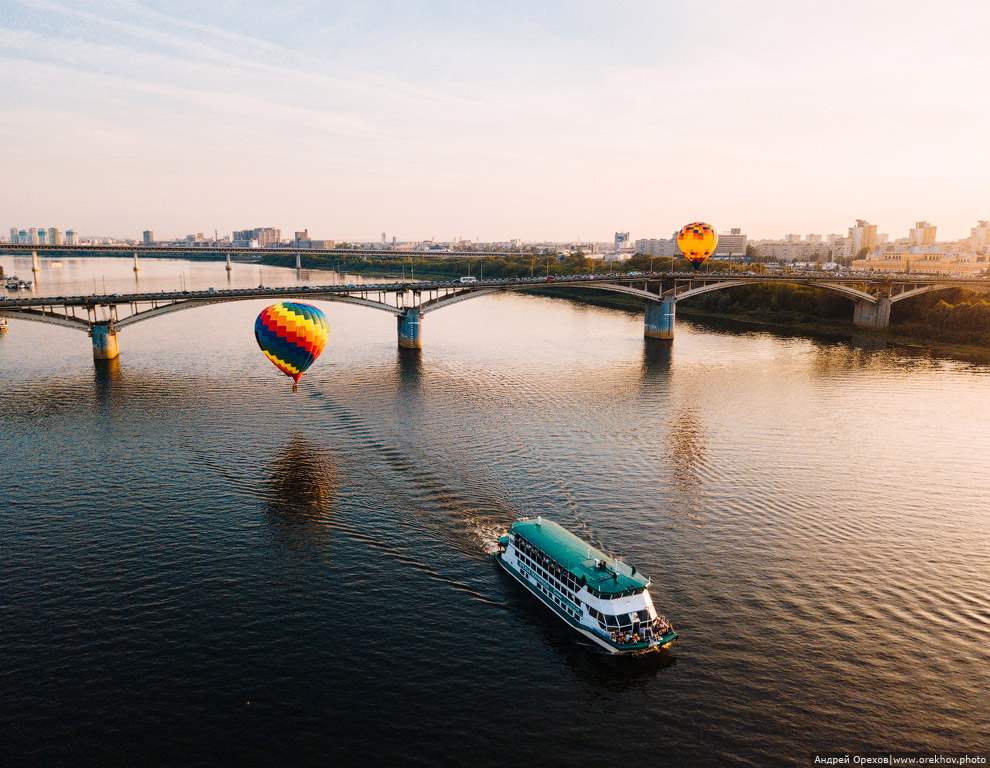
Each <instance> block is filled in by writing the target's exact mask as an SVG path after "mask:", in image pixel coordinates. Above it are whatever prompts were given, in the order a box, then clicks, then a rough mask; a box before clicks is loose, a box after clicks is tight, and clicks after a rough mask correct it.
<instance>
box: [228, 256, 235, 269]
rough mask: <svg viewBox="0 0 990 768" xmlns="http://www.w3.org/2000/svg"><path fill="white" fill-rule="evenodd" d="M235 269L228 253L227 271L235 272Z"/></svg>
mask: <svg viewBox="0 0 990 768" xmlns="http://www.w3.org/2000/svg"><path fill="white" fill-rule="evenodd" d="M233 269H234V267H233V266H232V265H231V263H230V254H229V253H228V254H227V271H228V272H231V271H233Z"/></svg>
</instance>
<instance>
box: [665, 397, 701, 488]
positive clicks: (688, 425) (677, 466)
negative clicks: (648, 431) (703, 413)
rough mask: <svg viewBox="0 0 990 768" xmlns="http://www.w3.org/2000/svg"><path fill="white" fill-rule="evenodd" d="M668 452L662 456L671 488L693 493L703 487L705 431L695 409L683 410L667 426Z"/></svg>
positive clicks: (676, 413) (686, 408)
mask: <svg viewBox="0 0 990 768" xmlns="http://www.w3.org/2000/svg"><path fill="white" fill-rule="evenodd" d="M667 441H668V446H669V447H668V450H667V451H666V452H665V453H664V455H663V464H664V466H665V468H666V470H667V471H666V474H667V476H668V477H669V478H670V480H669V482H670V485H671V487H672V488H675V489H677V490H678V491H682V492H685V493H693V492H696V490H697V489H698V488H699V487H700V486H701V485H703V484H704V482H705V479H704V476H703V475H704V470H705V467H706V463H707V462H706V450H705V449H706V447H707V446H706V442H707V441H706V439H705V429H704V425H703V424H702V422H701V417H700V415H699V411H698V409H696V408H691V407H687V406H685V407H682V408H681V410H679V411H677V412H675V414H674V417H673V418H672V419H671V420H670V422H669V423H668V427H667Z"/></svg>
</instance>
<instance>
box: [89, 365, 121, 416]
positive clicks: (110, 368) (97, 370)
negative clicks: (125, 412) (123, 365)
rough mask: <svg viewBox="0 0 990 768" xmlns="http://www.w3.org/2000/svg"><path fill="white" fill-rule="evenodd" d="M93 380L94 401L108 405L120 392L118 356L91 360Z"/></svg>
mask: <svg viewBox="0 0 990 768" xmlns="http://www.w3.org/2000/svg"><path fill="white" fill-rule="evenodd" d="M93 382H94V385H95V387H94V391H95V392H96V401H97V402H98V403H100V404H101V405H109V404H110V403H111V402H113V401H114V400H116V399H117V398H118V397H119V396H120V394H121V385H122V383H123V382H122V378H121V373H120V358H119V357H115V358H114V359H113V360H94V361H93Z"/></svg>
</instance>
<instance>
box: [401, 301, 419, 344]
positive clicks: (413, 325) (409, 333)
mask: <svg viewBox="0 0 990 768" xmlns="http://www.w3.org/2000/svg"><path fill="white" fill-rule="evenodd" d="M396 320H397V321H398V326H399V346H400V347H401V348H402V349H422V348H423V339H422V337H421V336H420V335H419V332H420V324H421V323H422V313H421V312H420V311H419V310H418V309H407V310H405V311H404V312H403V313H402V314H401V315H399V316H398V317H396Z"/></svg>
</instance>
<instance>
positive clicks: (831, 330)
mask: <svg viewBox="0 0 990 768" xmlns="http://www.w3.org/2000/svg"><path fill="white" fill-rule="evenodd" d="M482 262H483V264H482ZM261 263H262V264H266V265H270V266H280V267H294V266H295V255H293V254H267V255H265V256H263V257H262V259H261ZM302 265H303V269H322V270H339V271H340V272H341V273H345V272H350V273H354V274H374V275H380V276H383V277H394V278H402V277H406V278H408V279H410V280H411V279H417V280H424V279H425V280H429V279H450V278H453V279H456V278H458V277H460V276H462V275H468V274H471V275H474V276H476V277H479V278H480V277H481V275H482V270H483V274H484V276H485V277H487V278H502V277H530V276H531V275H539V274H541V273H542V274H547V273H549V274H550V275H551V276H554V275H575V274H588V273H591V272H593V271H595V270H596V269H597V270H598V271H599V272H600V271H601V267H602V264H601V262H598V261H593V260H591V259H588V258H586V257H584V256H581V255H580V254H578V255H576V256H572V257H569V258H566V259H564V260H563V261H557V260H556V259H554V258H553V257H551V258H550V259H549V260H548V259H547V258H546V257H545V256H544V257H542V258H541V257H540V256H538V255H534V254H506V255H505V258H491V257H488V258H485V259H479V258H440V257H430V256H426V257H419V256H418V254H417V257H415V258H413V257H412V256H411V255H410V254H407V253H403V254H397V255H396V257H395V258H384V257H370V256H363V255H361V253H360V252H359V251H358V252H355V255H354V256H348V257H344V258H338V257H332V258H331V257H322V256H314V255H307V254H304V255H303V257H302ZM651 266H653V267H655V268H656V269H658V270H659V269H668V268H670V266H671V265H670V260H669V259H666V258H663V259H660V258H654V259H651V258H650V257H648V256H639V255H637V256H634V257H632V258H631V259H629V260H627V261H625V262H623V263H622V264H620V265H618V264H617V265H615V267H619V268H618V269H616V270H615V271H616V272H631V271H641V272H645V271H648V270H650V268H651ZM613 268H614V267H613ZM689 268H690V267H689V266H688V263H687V262H686V261H684V260H680V261H675V262H674V264H673V269H675V270H684V269H689ZM720 268H721V269H724V268H725V265H720ZM730 268H731V269H732V270H733V271H736V272H743V271H746V272H760V271H762V270H763V265H762V264H751V265H746V266H745V267H739V266H734V267H730ZM523 292H526V293H533V294H539V295H543V296H549V297H553V298H561V299H566V300H569V301H576V302H579V303H583V304H588V305H591V306H600V307H607V308H611V309H621V310H626V311H631V312H633V311H635V312H642V311H643V301H642V300H641V299H638V298H636V297H634V296H625V295H622V294H615V293H606V292H603V291H596V290H594V289H588V288H562V289H561V288H558V289H546V288H527V289H523ZM677 314H678V316H680V317H684V318H690V319H692V320H700V321H716V322H720V323H724V322H730V323H739V324H742V325H745V326H748V327H750V328H765V329H771V330H775V331H778V332H783V333H792V334H793V333H795V332H797V333H801V334H816V335H826V336H830V337H836V336H840V337H844V338H849V337H856V338H858V339H868V338H869V339H874V340H876V341H877V342H878V343H880V342H886V343H890V344H894V345H897V346H902V347H907V348H909V349H914V350H921V349H923V350H928V351H931V352H933V353H935V354H939V355H945V356H949V357H958V358H962V359H965V360H967V361H970V362H979V363H990V297H988V296H987V295H986V294H980V293H975V292H972V291H967V290H964V289H960V288H952V289H948V290H945V291H937V292H934V293H927V294H921V295H919V296H916V297H913V298H910V299H906V300H905V301H903V302H897V303H895V304H894V305H893V306H892V307H891V313H890V326H889V327H888V328H887V329H885V330H869V329H864V328H857V327H856V326H855V325H853V322H852V314H853V312H852V303H851V302H850V301H849V299H846V298H844V297H842V296H839V295H838V294H833V293H830V292H827V291H822V290H819V289H816V288H811V287H808V286H803V285H771V284H766V283H764V284H756V285H743V286H737V287H735V288H727V289H725V290H722V291H712V292H711V293H706V294H702V295H701V296H697V297H694V298H692V299H687V300H685V301H683V302H678V305H677Z"/></svg>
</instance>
